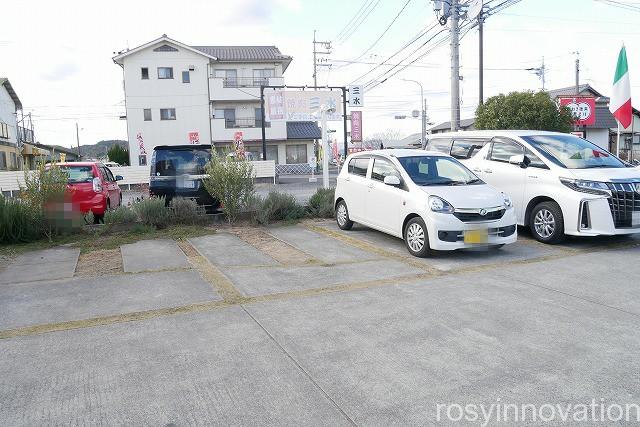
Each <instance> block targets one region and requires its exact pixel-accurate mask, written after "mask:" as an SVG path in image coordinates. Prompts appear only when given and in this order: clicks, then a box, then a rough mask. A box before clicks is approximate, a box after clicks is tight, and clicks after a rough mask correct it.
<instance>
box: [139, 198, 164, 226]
mask: <svg viewBox="0 0 640 427" xmlns="http://www.w3.org/2000/svg"><path fill="white" fill-rule="evenodd" d="M132 209H133V210H134V212H136V213H137V214H138V218H140V221H141V222H142V223H143V224H144V225H149V226H152V227H156V228H164V227H166V226H167V225H168V224H169V221H170V220H171V214H170V212H169V209H167V208H166V206H165V203H164V197H151V198H148V199H145V200H141V201H139V202H137V203H134V204H133V205H132Z"/></svg>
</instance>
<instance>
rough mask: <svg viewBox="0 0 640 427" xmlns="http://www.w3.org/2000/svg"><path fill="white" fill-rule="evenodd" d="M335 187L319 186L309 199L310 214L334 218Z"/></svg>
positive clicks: (317, 216)
mask: <svg viewBox="0 0 640 427" xmlns="http://www.w3.org/2000/svg"><path fill="white" fill-rule="evenodd" d="M334 194H335V189H334V188H318V190H317V191H316V192H315V193H314V194H313V196H311V198H310V199H309V208H308V209H309V215H310V216H312V217H316V218H333V215H334V205H333V198H334Z"/></svg>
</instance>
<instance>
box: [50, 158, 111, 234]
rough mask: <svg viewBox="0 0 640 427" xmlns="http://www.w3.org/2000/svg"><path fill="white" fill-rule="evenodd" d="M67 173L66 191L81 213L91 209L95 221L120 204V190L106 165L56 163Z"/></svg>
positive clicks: (100, 219)
mask: <svg viewBox="0 0 640 427" xmlns="http://www.w3.org/2000/svg"><path fill="white" fill-rule="evenodd" d="M58 166H59V167H60V168H61V169H63V170H66V171H67V172H68V173H69V181H68V184H67V191H68V193H69V194H70V196H71V203H72V204H73V206H74V209H78V210H79V211H80V212H82V213H87V212H89V211H91V212H92V213H93V217H94V221H95V222H96V223H98V222H100V221H102V219H103V217H104V213H105V211H107V210H109V209H113V208H116V207H118V206H120V205H121V204H122V191H121V190H120V187H119V186H118V183H117V181H120V180H122V177H121V176H120V175H116V176H115V177H114V176H113V174H112V173H111V171H110V170H109V168H108V167H106V166H105V165H103V164H102V163H99V162H69V163H58Z"/></svg>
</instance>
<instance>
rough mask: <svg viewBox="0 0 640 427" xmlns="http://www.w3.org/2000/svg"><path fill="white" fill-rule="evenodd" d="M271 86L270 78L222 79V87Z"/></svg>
mask: <svg viewBox="0 0 640 427" xmlns="http://www.w3.org/2000/svg"><path fill="white" fill-rule="evenodd" d="M268 84H269V77H227V78H223V79H222V87H231V88H233V87H260V86H267V85H268Z"/></svg>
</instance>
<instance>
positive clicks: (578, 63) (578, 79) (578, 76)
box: [573, 51, 580, 95]
mask: <svg viewBox="0 0 640 427" xmlns="http://www.w3.org/2000/svg"><path fill="white" fill-rule="evenodd" d="M573 53H574V54H575V55H576V95H580V52H578V51H576V52H573Z"/></svg>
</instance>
